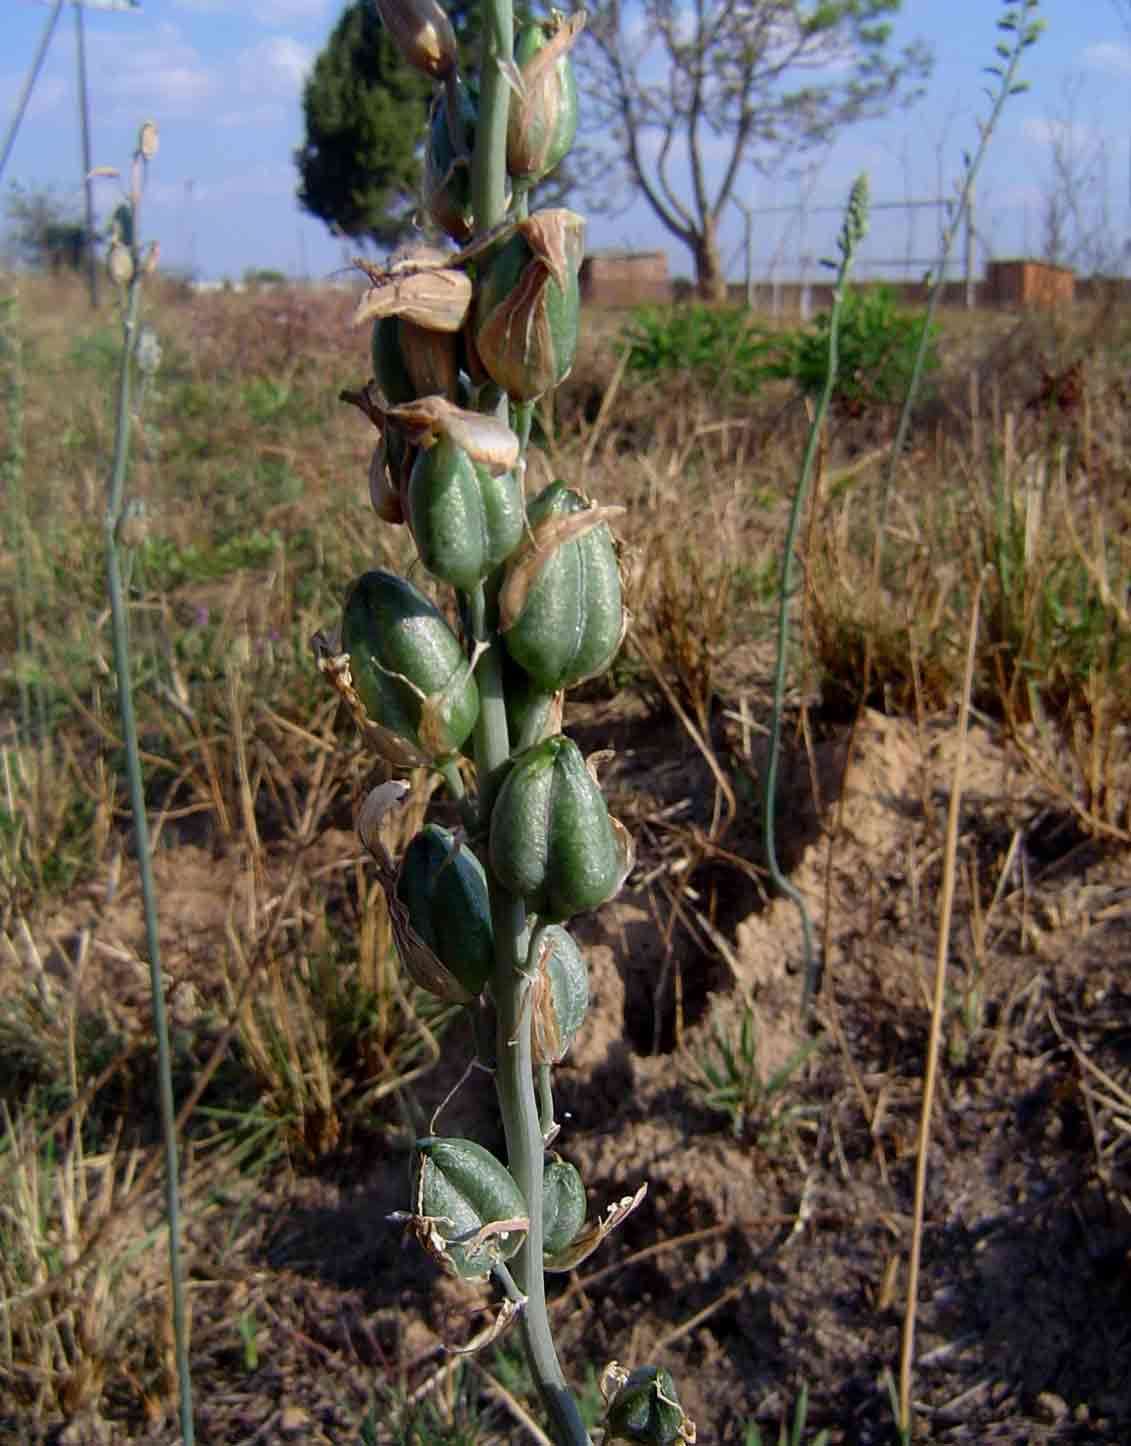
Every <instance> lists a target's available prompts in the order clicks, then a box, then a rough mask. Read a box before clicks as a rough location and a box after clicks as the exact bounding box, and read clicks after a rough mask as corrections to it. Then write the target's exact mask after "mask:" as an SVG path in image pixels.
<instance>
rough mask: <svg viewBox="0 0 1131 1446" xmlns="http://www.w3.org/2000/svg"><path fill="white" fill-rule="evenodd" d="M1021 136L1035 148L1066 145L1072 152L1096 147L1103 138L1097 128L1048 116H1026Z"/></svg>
mask: <svg viewBox="0 0 1131 1446" xmlns="http://www.w3.org/2000/svg"><path fill="white" fill-rule="evenodd" d="M1021 134H1022V135H1023V136H1024V137H1025V139H1026V140H1027V141H1032V143H1033V144H1034V145H1036V146H1054V145H1066V146H1068V147H1070V148H1071V149H1072V150H1074V151H1080V150H1083V149H1085V148H1086V147H1088V146H1094V145H1097V144H1098V143H1099V142H1101V141H1102V140H1103V138H1104V133H1103V131H1102V130H1101V129H1100V128H1099V127H1098V126H1093V125H1085V124H1084V123H1083V122H1082V121H1065V120H1056V119H1055V118H1050V117H1048V116H1044V117H1041V116H1028V117H1027V118H1026V119H1025V120H1024V121H1022V123H1021Z"/></svg>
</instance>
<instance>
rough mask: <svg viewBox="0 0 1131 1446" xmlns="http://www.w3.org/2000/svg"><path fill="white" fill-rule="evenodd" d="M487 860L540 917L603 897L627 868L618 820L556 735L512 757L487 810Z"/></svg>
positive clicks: (554, 917)
mask: <svg viewBox="0 0 1131 1446" xmlns="http://www.w3.org/2000/svg"><path fill="white" fill-rule="evenodd" d="M489 847H490V857H491V867H492V869H493V870H494V872H495V876H496V878H497V879H498V880H499V882H500V883H501V884H502V885H503V887H504V888H507V889H510V891H511V892H512V893H515V894H519V895H520V896H521V897H522V898H523V899H524V900H525V901H526V906H527V908H528V909H529V910H530V911H531V912H532V913H535V914H537V915H538V916H539V918H540V919H541V920H542V921H543V922H549V923H554V922H558V921H560V920H562V919H567V918H569V917H570V915H571V914H577V913H580V912H581V911H582V910H583V909H594V908H596V907H597V905H598V904H603V903H604V902H605V900H606V899H610V898H612V896H613V895H614V894H615V893H616V892H617V890H618V889H619V888H620V886H621V884H622V883H623V882H624V880H625V878H626V877H627V875H628V872H629V870H630V869H631V867H632V845H631V841H630V840H629V838H628V834H627V832H626V830H625V829H624V827H623V825H621V824H619V823H617V822H616V820H614V819H612V818H610V817H609V811H608V808H607V807H606V805H605V799H604V795H603V794H602V793H601V790H600V787H599V786H598V784H597V782H596V780H595V779H594V778H593V775H592V774H591V773H590V772H589V770H588V768H587V767H586V766H585V761H584V760H583V758H582V756H581V751H580V749H579V748H578V747H577V744H576V743H574V742H573V741H572V740H571V739H569V738H565V737H563V736H562V735H561V734H559V735H557V736H556V737H554V738H547V739H546V741H545V742H544V743H539V744H537V745H536V746H535V747H533V748H528V749H527V750H526V752H525V753H520V754H519V756H518V757H517V758H516V759H515V760H514V762H513V763H512V764H511V767H510V769H509V771H508V773H507V776H506V778H505V779H504V781H503V783H502V786H501V787H500V789H499V794H498V797H497V798H496V800H495V806H494V808H493V809H492V811H491V832H490V843H489Z"/></svg>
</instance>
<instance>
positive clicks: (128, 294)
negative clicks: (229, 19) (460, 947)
mask: <svg viewBox="0 0 1131 1446" xmlns="http://www.w3.org/2000/svg"><path fill="white" fill-rule="evenodd" d="M156 153H157V129H156V127H155V126H154V125H153V123H152V122H151V121H147V122H146V123H145V124H144V125H143V126H142V127H141V130H140V131H139V133H138V140H137V148H136V150H135V152H134V157H133V164H132V168H131V180H130V191H129V195H128V197H127V199H126V200H125V201H123V203H122V204H121V205H120V206H119V207H118V210H117V212H116V213H115V221H114V228H113V236H112V240H111V243H110V250H109V254H108V257H107V265H108V268H109V271H110V279H111V280H112V281H114V282H115V283H116V284H117V286H118V289H119V294H120V296H121V298H122V357H121V364H120V370H119V374H118V409H117V419H116V425H115V431H114V455H113V461H112V462H111V467H110V479H109V486H108V496H107V503H106V512H105V514H104V518H103V527H104V531H105V536H106V583H107V590H108V592H109V596H110V618H111V632H112V637H113V647H114V672H115V675H116V677H117V683H118V712H119V716H120V719H121V724H122V740H123V743H124V745H125V754H126V780H127V784H128V786H129V794H130V808H131V811H132V814H133V824H134V837H135V840H136V848H137V861H138V871H139V873H140V875H141V893H142V905H143V909H144V914H145V942H146V952H147V953H148V955H149V985H150V996H151V999H152V1006H153V1029H154V1034H155V1035H156V1037H157V1079H158V1096H159V1099H160V1104H161V1132H162V1137H163V1139H164V1146H165V1211H166V1218H167V1220H168V1222H169V1275H170V1285H171V1294H172V1316H173V1336H174V1352H175V1355H176V1361H177V1379H178V1388H179V1396H180V1420H181V1435H182V1437H183V1439H184V1442H185V1446H193V1441H194V1439H195V1437H194V1432H193V1415H192V1377H191V1373H190V1370H189V1359H188V1325H187V1314H186V1303H185V1287H184V1277H183V1270H182V1264H181V1224H180V1198H179V1190H178V1172H179V1165H178V1160H177V1127H176V1118H175V1110H174V1104H173V1075H172V1059H171V1053H170V1048H169V1026H168V1019H167V1016H166V1010H165V986H164V982H163V980H162V977H161V945H160V940H159V936H158V930H157V887H156V883H155V881H154V877H153V865H152V860H151V857H150V848H149V822H148V817H147V815H146V811H145V787H144V783H143V780H142V773H141V754H140V751H139V748H138V737H137V720H136V717H135V714H134V704H133V689H132V685H131V682H130V645H129V616H128V613H127V609H126V595H125V585H124V581H123V576H122V563H121V555H120V549H121V548H122V547H126V548H129V547H130V546H131V544H132V543H134V542H136V541H137V540H138V534H139V531H140V530H141V518H140V514H139V513H138V511H137V510H136V509H134V508H133V507H131V504H130V502H129V501H128V499H127V497H126V491H125V487H126V463H127V459H128V455H129V442H130V423H131V418H132V416H133V404H132V402H131V396H130V390H131V387H130V384H131V379H132V377H133V375H134V372H135V370H136V371H137V372H138V373H139V375H140V380H141V385H142V387H144V385H145V382H146V380H147V379H148V378H149V377H151V376H152V375H153V373H154V372H155V371H156V369H157V366H158V364H159V362H160V351H159V348H158V346H157V339H156V337H155V336H154V334H153V332H152V331H151V330H150V329H148V328H140V329H139V327H138V314H139V311H140V306H141V288H142V280H143V278H144V277H145V275H146V274H147V273H148V272H149V271H151V270H152V269H153V267H154V266H155V265H156V260H157V248H156V246H153V247H151V248H150V249H149V251H148V252H146V253H145V254H143V253H142V250H141V244H140V241H139V228H138V214H139V210H140V206H141V191H142V182H143V179H144V175H145V169H146V167H147V165H148V164H149V162H150V161H151V160H152V159H153V157H154V155H156ZM95 174H98V175H114V174H116V172H114V171H113V170H112V169H110V168H103V169H100V170H99V171H97V172H95Z"/></svg>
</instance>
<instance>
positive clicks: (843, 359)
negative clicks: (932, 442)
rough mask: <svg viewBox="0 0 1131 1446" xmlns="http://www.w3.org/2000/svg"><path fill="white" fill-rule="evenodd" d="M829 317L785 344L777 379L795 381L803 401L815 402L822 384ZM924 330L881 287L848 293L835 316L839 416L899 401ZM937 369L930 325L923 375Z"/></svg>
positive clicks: (826, 314) (918, 319)
mask: <svg viewBox="0 0 1131 1446" xmlns="http://www.w3.org/2000/svg"><path fill="white" fill-rule="evenodd" d="M830 315H831V313H829V312H822V313H821V314H820V315H819V316H818V317H817V319H816V321H815V322H814V324H813V326H812V327H811V328H809V329H807V330H805V331H800V332H797V333H795V334H794V335H793V336H791V337H790V338H788V339H787V341H786V343H785V351H786V359H785V362H784V364H782V365H781V366H780V369H779V372H778V374H779V375H781V376H786V377H789V378H790V379H792V380H793V381H795V382H796V383H797V385H798V386H799V387H800V388H801V390H802V391H803V392H804V393H805V395H806V396H810V397H815V396H817V395H818V394H819V392H820V391H821V388H822V387H823V386H824V384H825V374H826V371H827V365H828V352H829V319H830ZM923 324H924V323H923V319H922V317H921V316H919V315H918V314H917V313H913V312H906V311H901V310H900V309H899V308H898V307H897V306H896V303H895V298H894V296H893V295H892V293H891V291H890V290H889V289H888V288H887V287H886V286H879V287H872V288H869V289H867V290H852V291H850V292H849V293H848V294H847V296H846V297H845V299H844V304H843V306H842V308H841V314H840V327H839V339H838V346H839V351H840V361H839V366H838V369H837V378H836V383H835V385H834V387H833V401H834V404H835V405H836V406H837V407H838V408H839V409H840V410H841V411H842V412H845V413H849V414H851V415H859V414H861V413H863V412H865V411H867V410H868V409H869V408H871V407H873V406H876V405H883V406H891V405H894V404H895V403H897V402H900V401H902V399H903V396H904V394H905V393H906V391H907V387H908V384H909V383H910V381H911V374H912V371H913V369H914V365H915V352H916V348H917V347H918V345H919V334H920V332H921V331H922V328H923ZM938 365H939V356H938V328H937V326H934V325H932V326H931V328H930V331H929V333H928V337H927V352H926V356H925V361H924V370H925V373H926V374H930V373H932V372H934V371H936V370H937V369H938Z"/></svg>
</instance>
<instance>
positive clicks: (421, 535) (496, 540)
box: [407, 437, 526, 592]
mask: <svg viewBox="0 0 1131 1446" xmlns="http://www.w3.org/2000/svg"><path fill="white" fill-rule="evenodd" d="M407 513H408V524H409V527H410V528H411V529H412V535H413V537H414V538H415V539H416V546H417V548H418V550H419V552H420V560H421V562H422V563H423V564H424V566H425V567H426V568H427V569H428V571H429V572H430V573H431V574H432V575H433V576H434V577H438V578H439V579H440V580H441V581H442V582H447V583H450V584H451V585H452V587H456V588H460V589H461V590H462V591H464V592H470V591H471V590H472V588H474V587H475V586H476V585H477V584H478V583H480V582H482V580H483V579H484V578H485V577H486V576H487V574H488V573H489V572H492V571H494V569H495V568H496V567H498V566H499V564H500V563H501V562H502V561H503V560H504V559H505V558H506V557H508V556H509V555H510V553H511V552H513V551H514V549H515V548H516V547H517V546H518V544H519V542H520V541H521V540H522V535H523V528H524V525H525V515H526V514H525V507H524V504H523V496H522V484H521V482H520V480H519V473H518V472H517V471H509V472H503V473H501V474H498V475H496V474H494V473H492V472H491V471H489V470H488V469H487V468H486V467H484V466H483V465H481V464H480V463H478V462H473V461H472V459H471V458H470V457H469V456H468V454H467V452H466V451H465V450H464V449H463V448H462V447H460V446H457V444H456V443H455V442H453V441H452V440H451V438H450V437H441V438H440V440H439V441H437V442H436V443H435V445H434V446H431V447H427V448H423V449H422V450H421V451H420V453H419V455H418V456H417V458H416V461H415V463H414V464H413V468H412V478H411V480H410V482H409V486H408V506H407Z"/></svg>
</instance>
